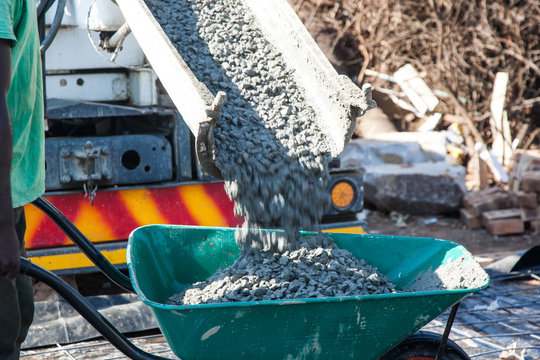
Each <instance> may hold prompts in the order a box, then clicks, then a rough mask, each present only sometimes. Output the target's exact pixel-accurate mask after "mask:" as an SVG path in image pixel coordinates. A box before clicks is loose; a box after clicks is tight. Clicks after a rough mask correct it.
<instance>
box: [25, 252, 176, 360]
mask: <svg viewBox="0 0 540 360" xmlns="http://www.w3.org/2000/svg"><path fill="white" fill-rule="evenodd" d="M20 273H21V274H26V275H28V276H31V277H33V278H35V279H36V280H39V281H41V282H42V283H44V284H46V285H48V286H50V287H51V288H52V289H53V290H54V291H56V292H57V293H58V294H59V295H60V296H62V297H63V298H64V299H65V300H66V301H67V302H68V303H69V304H70V305H71V306H73V308H74V309H75V310H76V311H77V312H78V313H79V314H81V315H82V317H84V318H85V319H86V320H87V321H88V322H89V323H90V325H92V326H93V327H94V328H95V329H96V330H97V331H98V332H99V333H100V334H101V335H103V337H104V338H105V339H106V340H107V341H109V342H110V343H111V344H112V345H113V346H114V347H115V348H117V349H118V350H120V351H121V352H122V353H124V354H125V355H126V356H128V357H129V358H131V359H135V360H167V358H163V357H160V356H156V355H152V354H149V353H147V352H145V351H143V350H141V349H139V348H138V347H136V346H135V345H133V343H131V342H130V341H129V340H128V339H127V338H126V337H125V336H124V335H122V333H121V332H119V331H118V330H117V329H116V328H115V327H114V326H113V325H112V324H111V323H110V322H109V321H108V320H107V319H106V318H105V317H104V316H103V315H101V314H100V313H99V311H97V310H96V309H95V308H94V307H93V306H92V305H91V304H90V303H89V302H88V301H87V300H86V299H85V298H84V297H83V296H81V294H79V293H78V292H77V291H75V290H74V289H73V288H72V287H70V286H69V285H67V284H66V283H65V282H64V281H63V280H62V279H60V278H59V277H58V276H56V275H54V274H53V273H51V272H50V271H48V270H46V269H44V268H42V267H40V266H38V265H36V264H32V263H31V262H30V261H29V260H28V259H25V258H22V257H21V270H20Z"/></svg>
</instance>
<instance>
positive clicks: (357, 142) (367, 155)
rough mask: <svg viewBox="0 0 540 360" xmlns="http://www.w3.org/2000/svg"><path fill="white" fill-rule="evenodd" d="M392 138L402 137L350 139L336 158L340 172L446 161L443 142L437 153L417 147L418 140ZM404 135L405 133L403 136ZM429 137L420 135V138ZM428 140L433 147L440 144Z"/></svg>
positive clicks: (385, 135)
mask: <svg viewBox="0 0 540 360" xmlns="http://www.w3.org/2000/svg"><path fill="white" fill-rule="evenodd" d="M395 134H402V133H385V134H380V135H378V136H377V139H353V140H351V141H350V142H349V143H348V144H347V146H345V150H344V151H343V153H342V154H341V155H340V156H339V160H340V162H341V168H344V169H349V168H353V169H358V168H362V167H365V166H372V165H384V164H394V165H407V164H417V163H424V162H429V161H444V159H445V158H446V142H445V140H444V138H443V139H442V145H444V147H443V148H441V149H438V148H437V147H436V146H435V145H430V146H428V145H424V147H423V146H422V145H421V144H420V143H419V140H418V139H415V138H414V139H413V138H411V139H408V140H407V139H401V140H396V138H397V137H396V136H395ZM405 134H407V133H405ZM431 136H432V135H431V133H430V136H425V135H423V137H424V138H430V137H431ZM433 137H434V138H437V139H438V140H437V141H435V140H432V141H433V143H437V142H439V141H441V139H439V138H438V137H437V136H436V135H433Z"/></svg>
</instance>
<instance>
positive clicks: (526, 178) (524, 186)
mask: <svg viewBox="0 0 540 360" xmlns="http://www.w3.org/2000/svg"><path fill="white" fill-rule="evenodd" d="M521 190H523V191H525V192H540V171H526V172H525V173H523V177H522V178H521Z"/></svg>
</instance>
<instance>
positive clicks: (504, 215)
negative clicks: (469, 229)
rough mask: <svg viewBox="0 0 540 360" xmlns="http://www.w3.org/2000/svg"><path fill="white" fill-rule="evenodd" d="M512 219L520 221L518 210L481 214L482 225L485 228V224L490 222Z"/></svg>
mask: <svg viewBox="0 0 540 360" xmlns="http://www.w3.org/2000/svg"><path fill="white" fill-rule="evenodd" d="M512 218H517V219H519V220H520V221H522V220H521V209H520V208H512V209H503V210H493V211H486V212H484V213H482V223H483V224H484V226H486V225H487V223H489V222H490V221H494V220H499V219H512Z"/></svg>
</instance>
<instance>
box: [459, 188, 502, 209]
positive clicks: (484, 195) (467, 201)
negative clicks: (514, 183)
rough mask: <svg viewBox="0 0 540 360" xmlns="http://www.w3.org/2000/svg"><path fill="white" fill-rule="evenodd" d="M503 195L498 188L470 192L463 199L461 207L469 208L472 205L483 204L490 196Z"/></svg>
mask: <svg viewBox="0 0 540 360" xmlns="http://www.w3.org/2000/svg"><path fill="white" fill-rule="evenodd" d="M500 193H505V191H504V190H503V189H501V188H499V187H496V186H494V187H490V188H487V189H484V190H478V191H471V192H469V193H468V194H466V195H465V196H464V197H463V207H466V208H469V207H471V206H473V205H474V204H478V203H481V202H485V201H486V199H489V198H490V197H491V196H494V195H495V196H497V194H500Z"/></svg>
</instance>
